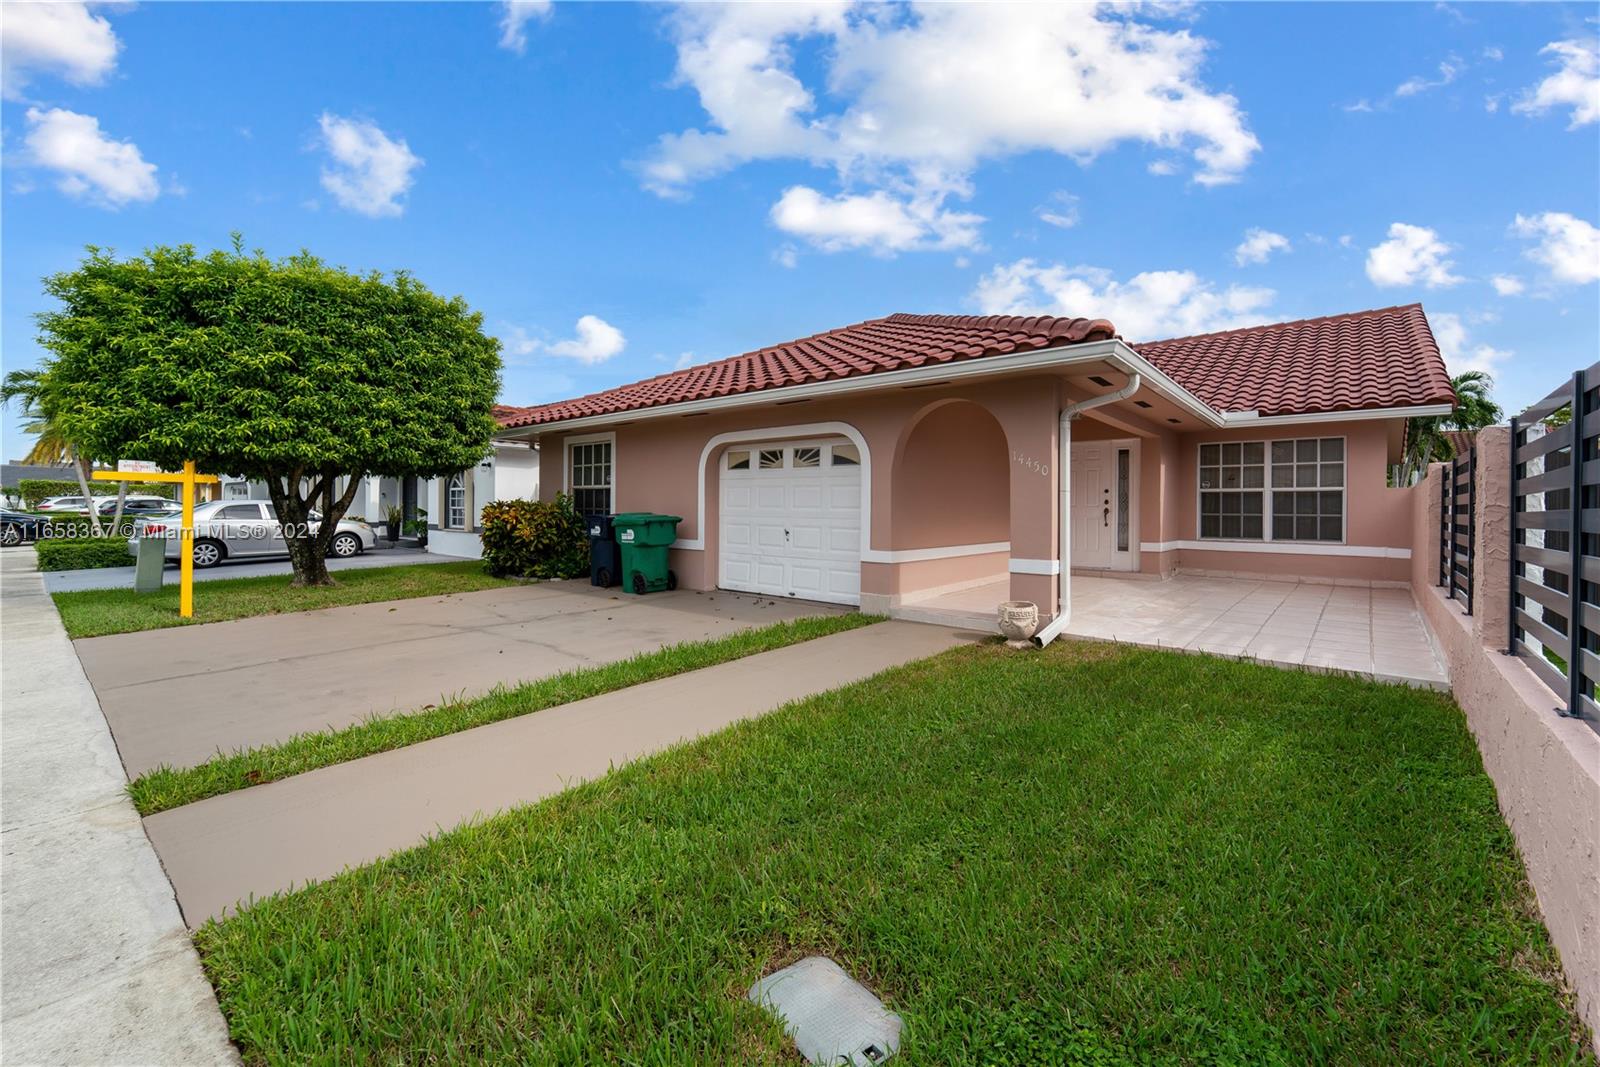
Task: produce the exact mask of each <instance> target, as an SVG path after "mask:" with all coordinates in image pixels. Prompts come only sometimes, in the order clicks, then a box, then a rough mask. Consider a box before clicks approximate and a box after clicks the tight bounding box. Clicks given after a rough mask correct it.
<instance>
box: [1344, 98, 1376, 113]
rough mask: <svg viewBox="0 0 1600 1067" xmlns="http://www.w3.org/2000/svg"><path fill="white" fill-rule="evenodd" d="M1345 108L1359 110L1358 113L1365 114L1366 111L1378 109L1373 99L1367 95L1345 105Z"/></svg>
mask: <svg viewBox="0 0 1600 1067" xmlns="http://www.w3.org/2000/svg"><path fill="white" fill-rule="evenodd" d="M1344 109H1345V110H1346V111H1354V112H1358V113H1362V114H1365V113H1367V112H1370V111H1376V110H1377V108H1375V107H1373V106H1372V101H1370V100H1368V99H1366V98H1365V97H1363V98H1362V99H1360V100H1357V101H1356V102H1355V103H1353V104H1346V105H1344Z"/></svg>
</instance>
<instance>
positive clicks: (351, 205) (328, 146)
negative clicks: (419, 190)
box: [318, 111, 422, 219]
mask: <svg viewBox="0 0 1600 1067" xmlns="http://www.w3.org/2000/svg"><path fill="white" fill-rule="evenodd" d="M318 124H319V125H320V126H321V129H322V140H321V146H322V147H323V148H324V149H325V150H326V151H327V153H328V156H329V159H330V161H331V163H332V165H331V166H324V167H323V168H322V187H323V188H324V189H326V190H328V192H330V193H332V194H333V198H334V199H335V200H337V201H338V202H339V204H340V206H342V207H345V208H348V209H350V210H351V211H354V212H357V213H358V214H362V215H366V216H368V217H370V218H375V219H376V218H384V217H395V216H398V215H400V214H401V213H403V212H404V211H405V205H404V204H402V203H401V202H400V200H401V198H402V197H403V196H405V194H406V191H407V190H409V189H410V188H411V184H412V182H413V181H414V179H413V177H412V172H413V171H415V170H416V169H417V168H418V167H420V166H422V159H421V157H419V156H417V155H415V154H414V153H413V152H412V151H411V148H410V146H409V145H407V144H406V142H405V140H404V138H402V139H400V140H395V139H393V138H391V137H389V135H388V134H386V133H384V132H383V131H382V130H380V129H379V128H378V127H377V126H376V125H374V124H373V123H371V122H366V121H363V120H361V119H347V118H342V117H340V116H338V115H334V114H330V113H328V112H326V111H324V112H323V113H322V118H321V119H319V120H318Z"/></svg>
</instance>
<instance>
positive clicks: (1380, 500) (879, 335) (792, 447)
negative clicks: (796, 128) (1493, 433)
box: [499, 304, 1455, 620]
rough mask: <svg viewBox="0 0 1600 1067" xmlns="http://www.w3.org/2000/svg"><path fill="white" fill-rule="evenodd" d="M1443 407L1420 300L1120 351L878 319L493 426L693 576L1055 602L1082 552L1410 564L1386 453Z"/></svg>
mask: <svg viewBox="0 0 1600 1067" xmlns="http://www.w3.org/2000/svg"><path fill="white" fill-rule="evenodd" d="M1454 403H1455V396H1454V393H1453V392H1452V390H1451V386H1450V379H1449V376H1448V375H1447V374H1446V372H1445V366H1444V361H1443V359H1441V358H1440V355H1439V349H1438V345H1437V344H1436V343H1435V341H1434V338H1433V334H1432V332H1431V330H1430V329H1429V326H1428V322H1427V319H1426V317H1425V316H1424V314H1423V311H1422V308H1421V306H1420V305H1415V304H1413V305H1409V306H1406V307H1397V308H1386V309H1382V310H1376V311H1363V312H1356V313H1353V314H1347V315H1336V316H1331V317H1328V318H1320V319H1309V320H1304V321H1300V322H1286V323H1280V324H1276V325H1270V326H1259V327H1253V328H1249V329H1242V330H1233V331H1228V332H1225V333H1217V334H1208V335H1205V336H1199V337H1188V338H1180V339H1175V340H1168V341H1157V342H1151V343H1143V344H1136V345H1135V344H1129V343H1127V342H1124V341H1123V340H1122V339H1120V338H1119V337H1118V336H1117V334H1116V328H1115V327H1114V326H1113V325H1112V324H1111V323H1110V322H1107V321H1105V320H1103V319H1093V320H1091V319H1077V318H1052V317H1031V318H1025V317H1019V316H990V317H974V316H955V315H893V316H890V317H888V318H883V319H875V320H871V321H868V322H863V323H859V324H856V325H853V326H846V327H842V328H840V329H836V330H831V331H829V332H827V333H821V334H817V335H815V336H812V337H807V338H803V339H801V340H798V341H792V342H788V343H786V344H782V345H776V346H774V347H771V348H764V349H761V350H759V351H755V352H749V353H746V354H744V355H739V356H734V357H732V358H730V359H724V360H721V361H718V362H715V363H709V364H705V365H703V366H698V367H690V368H688V369H686V370H681V371H676V372H674V373H671V374H664V375H661V376H658V377H655V378H651V379H648V380H646V381H642V382H638V383H635V384H632V385H625V386H621V387H619V388H616V389H610V390H607V391H605V392H601V393H595V394H593V395H590V396H585V397H580V398H578V399H575V400H568V401H562V402H559V403H554V404H543V405H539V406H536V407H528V408H522V409H519V410H516V411H513V412H509V413H502V414H501V415H500V416H499V418H500V420H501V422H502V426H503V428H502V430H501V432H500V434H499V438H500V439H501V440H502V441H503V442H513V441H515V442H527V443H530V444H536V445H537V446H538V448H539V451H540V456H541V457H542V476H541V491H542V495H543V496H544V497H545V498H546V499H549V498H551V497H553V496H554V495H555V494H556V493H557V492H560V491H563V490H564V491H566V492H568V493H571V494H572V495H573V496H574V498H575V501H576V504H577V506H578V508H579V509H580V510H583V511H612V512H614V511H624V510H626V511H657V512H668V513H672V514H676V515H681V516H682V517H683V522H682V524H681V525H680V526H679V527H678V540H677V542H676V544H675V545H674V546H673V551H672V554H671V560H672V566H673V568H674V569H675V570H676V571H677V574H678V579H679V582H680V584H682V585H684V586H686V587H688V588H692V589H712V588H719V587H720V588H725V589H733V590H743V591H749V592H755V593H762V594H767V595H772V596H793V597H799V598H806V599H814V600H826V601H833V602H837V603H844V604H859V605H860V606H861V607H862V608H864V609H867V610H873V611H888V612H891V613H892V612H895V611H897V609H900V608H901V607H903V606H906V605H910V604H919V603H929V602H935V601H936V600H937V598H939V597H941V596H947V595H952V594H956V593H960V592H963V591H967V592H968V593H969V596H968V600H970V599H971V593H972V591H974V590H975V589H976V587H980V586H981V587H985V588H987V589H992V590H993V591H994V593H995V596H996V599H1004V598H1006V597H1008V596H1009V598H1012V599H1017V600H1029V601H1033V602H1035V603H1037V604H1038V605H1039V608H1040V613H1041V617H1049V616H1052V615H1058V616H1059V617H1060V618H1061V619H1062V620H1064V619H1065V617H1066V614H1067V609H1068V608H1069V607H1070V596H1071V581H1070V575H1071V573H1072V572H1075V571H1085V572H1096V573H1101V572H1104V573H1113V574H1114V573H1117V572H1123V573H1126V574H1128V575H1130V576H1134V575H1138V576H1144V577H1151V578H1160V577H1165V576H1168V575H1171V574H1173V573H1174V572H1176V571H1179V570H1184V571H1199V572H1205V573H1226V574H1246V575H1270V576H1273V577H1284V578H1308V579H1314V580H1322V581H1334V582H1354V583H1393V584H1397V585H1399V584H1404V583H1405V582H1406V581H1407V580H1408V578H1409V573H1410V572H1409V565H1408V563H1407V562H1406V561H1407V559H1408V558H1409V556H1410V549H1409V547H1408V546H1409V545H1410V539H1411V519H1410V512H1409V511H1408V510H1407V505H1406V500H1407V496H1406V492H1405V491H1404V490H1397V489H1390V488H1388V487H1387V478H1386V471H1387V465H1388V463H1389V462H1390V461H1391V460H1392V459H1396V458H1398V455H1399V450H1400V445H1401V430H1402V427H1403V426H1404V422H1405V419H1406V418H1407V417H1408V416H1413V415H1434V414H1443V413H1445V412H1448V411H1450V410H1451V409H1452V407H1453V406H1454ZM1064 561H1065V565H1063V562H1064ZM1058 605H1059V606H1060V608H1061V610H1060V611H1058Z"/></svg>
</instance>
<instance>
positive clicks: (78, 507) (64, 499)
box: [33, 496, 105, 515]
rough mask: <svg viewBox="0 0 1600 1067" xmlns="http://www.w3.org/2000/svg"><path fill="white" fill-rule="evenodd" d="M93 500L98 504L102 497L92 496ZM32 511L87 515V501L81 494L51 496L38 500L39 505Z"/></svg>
mask: <svg viewBox="0 0 1600 1067" xmlns="http://www.w3.org/2000/svg"><path fill="white" fill-rule="evenodd" d="M93 499H94V502H95V503H96V504H99V503H100V502H101V501H102V500H104V499H105V498H104V497H98V496H97V497H94V498H93ZM33 510H34V511H45V512H50V513H52V514H55V515H87V514H89V501H88V500H86V499H85V498H83V497H81V496H51V497H46V498H45V499H43V500H41V501H39V506H38V507H36V508H34V509H33Z"/></svg>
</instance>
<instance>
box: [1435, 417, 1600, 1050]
mask: <svg viewBox="0 0 1600 1067" xmlns="http://www.w3.org/2000/svg"><path fill="white" fill-rule="evenodd" d="M1509 457H1510V431H1509V429H1508V428H1506V427H1490V428H1488V429H1485V430H1483V431H1481V432H1480V433H1479V435H1478V484H1477V500H1478V508H1477V515H1478V522H1477V541H1476V550H1477V551H1476V554H1475V573H1474V576H1473V588H1474V605H1473V613H1472V614H1471V615H1470V616H1469V615H1466V614H1465V613H1464V612H1463V611H1462V609H1461V607H1460V605H1459V604H1457V603H1453V602H1451V601H1450V600H1448V599H1447V598H1446V597H1445V595H1444V592H1443V590H1441V589H1440V588H1439V586H1438V563H1437V562H1436V561H1437V559H1438V551H1439V510H1438V509H1439V493H1440V484H1441V476H1440V472H1441V470H1442V468H1441V467H1435V468H1434V469H1433V470H1432V471H1431V472H1430V473H1429V476H1428V478H1427V479H1426V480H1425V481H1423V482H1422V483H1421V484H1420V485H1418V486H1417V487H1416V489H1415V490H1414V491H1412V495H1411V498H1410V500H1409V503H1410V505H1411V511H1410V516H1409V517H1410V528H1411V530H1412V535H1413V537H1414V539H1415V541H1414V544H1415V551H1414V552H1413V557H1412V559H1413V563H1414V564H1415V566H1414V567H1413V583H1414V584H1413V588H1412V592H1413V594H1414V595H1415V596H1416V598H1417V604H1418V606H1419V607H1420V608H1421V609H1422V613H1423V617H1424V618H1426V619H1427V620H1428V625H1429V627H1430V628H1431V629H1432V631H1433V634H1434V637H1435V639H1436V641H1437V642H1438V645H1439V651H1440V653H1441V654H1442V655H1443V657H1444V660H1445V663H1446V666H1447V667H1448V668H1449V671H1450V688H1451V691H1452V693H1453V694H1454V696H1455V699H1456V703H1457V704H1459V705H1460V706H1461V710H1462V713H1463V714H1464V715H1465V716H1466V720H1467V726H1468V727H1469V728H1470V729H1471V730H1472V735H1473V738H1474V739H1475V740H1476V741H1477V744H1478V751H1479V752H1480V753H1481V754H1482V756H1483V768H1484V770H1485V771H1486V772H1487V773H1488V775H1489V777H1490V778H1491V779H1492V780H1493V781H1494V787H1495V799H1496V801H1497V802H1498V803H1499V805H1500V811H1501V814H1503V815H1504V816H1505V820H1506V823H1507V825H1509V826H1510V827H1511V832H1512V834H1513V836H1514V837H1515V838H1516V841H1517V849H1518V851H1519V852H1521V854H1522V861H1523V864H1524V866H1525V867H1526V868H1527V872H1528V881H1529V883H1530V884H1532V886H1533V890H1534V895H1535V896H1536V898H1537V899H1538V902H1539V911H1540V912H1541V914H1542V915H1543V917H1544V922H1545V927H1546V928H1547V929H1548V930H1549V931H1550V940H1551V942H1552V943H1553V944H1554V945H1555V947H1556V951H1557V952H1559V953H1560V955H1561V965H1562V968H1563V970H1565V972H1566V975H1567V980H1568V981H1569V982H1570V983H1571V985H1572V988H1573V991H1574V992H1575V993H1576V994H1577V999H1578V1013H1579V1015H1581V1016H1582V1017H1583V1019H1584V1021H1585V1022H1586V1023H1588V1025H1589V1029H1590V1036H1591V1038H1592V1039H1593V1040H1594V1041H1595V1042H1596V1046H1595V1047H1596V1051H1600V735H1596V734H1595V732H1594V731H1593V730H1591V729H1590V728H1589V727H1587V726H1585V725H1584V724H1582V723H1580V722H1578V721H1576V720H1574V719H1566V718H1562V717H1560V716H1559V715H1557V714H1556V711H1555V708H1556V705H1557V704H1558V702H1559V698H1558V696H1557V695H1556V694H1555V693H1552V692H1551V691H1550V690H1549V689H1548V688H1547V687H1546V686H1545V685H1544V683H1543V682H1541V681H1540V680H1539V679H1538V678H1537V677H1535V676H1534V674H1533V672H1532V671H1530V670H1529V669H1528V668H1527V667H1526V666H1524V665H1523V663H1522V661H1521V660H1520V659H1517V658H1515V657H1512V656H1508V655H1505V653H1504V647H1505V644H1506V638H1507V633H1506V631H1507V613H1508V611H1509V610H1510V595H1509V583H1508V580H1507V575H1508V573H1509V566H1510V565H1509V560H1508V551H1509V544H1510V539H1509V531H1510V528H1511V526H1510V490H1509V487H1508V471H1507V467H1508V466H1509V463H1510V458H1509Z"/></svg>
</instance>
